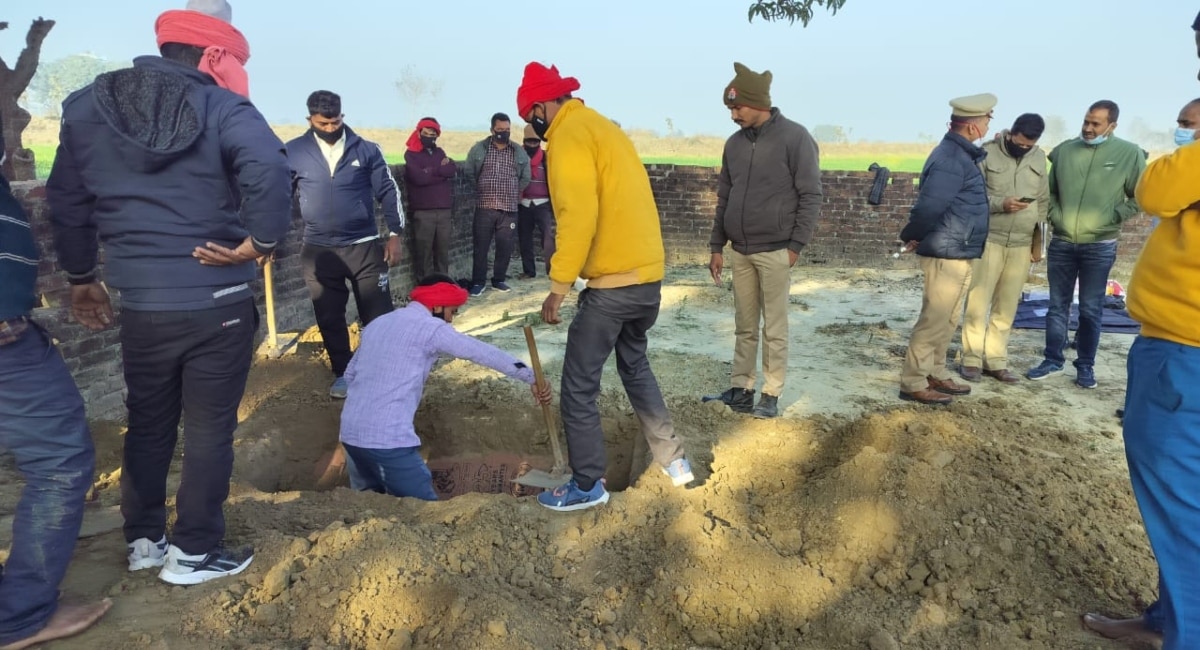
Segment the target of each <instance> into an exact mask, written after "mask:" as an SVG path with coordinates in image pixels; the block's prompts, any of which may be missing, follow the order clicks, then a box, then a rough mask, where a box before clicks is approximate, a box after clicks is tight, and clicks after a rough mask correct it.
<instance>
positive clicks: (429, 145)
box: [421, 135, 437, 150]
mask: <svg viewBox="0 0 1200 650" xmlns="http://www.w3.org/2000/svg"><path fill="white" fill-rule="evenodd" d="M421 146H422V147H424V148H426V149H429V150H433V149H434V148H435V147H437V138H436V137H430V136H427V135H423V136H421Z"/></svg>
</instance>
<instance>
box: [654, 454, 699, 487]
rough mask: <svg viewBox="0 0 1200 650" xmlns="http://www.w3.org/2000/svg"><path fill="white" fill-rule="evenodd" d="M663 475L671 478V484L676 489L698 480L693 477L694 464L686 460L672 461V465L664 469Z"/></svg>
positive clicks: (677, 459)
mask: <svg viewBox="0 0 1200 650" xmlns="http://www.w3.org/2000/svg"><path fill="white" fill-rule="evenodd" d="M662 471H663V474H666V475H667V476H670V477H671V484H672V485H674V486H675V487H679V486H681V485H687V484H688V483H691V482H692V481H694V480H696V477H695V476H693V475H692V464H691V463H689V462H688V459H686V458H676V459H675V460H673V461H671V464H669V465H667V466H666V467H664V468H662Z"/></svg>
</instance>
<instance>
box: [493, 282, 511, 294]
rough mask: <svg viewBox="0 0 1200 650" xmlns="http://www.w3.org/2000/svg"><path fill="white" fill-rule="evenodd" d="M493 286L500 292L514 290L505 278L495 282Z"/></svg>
mask: <svg viewBox="0 0 1200 650" xmlns="http://www.w3.org/2000/svg"><path fill="white" fill-rule="evenodd" d="M492 288H493V289H495V290H496V291H499V292H500V293H508V292H509V291H512V287H510V286H508V283H507V282H505V281H503V280H501V281H500V282H493V283H492Z"/></svg>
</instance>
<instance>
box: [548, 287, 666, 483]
mask: <svg viewBox="0 0 1200 650" xmlns="http://www.w3.org/2000/svg"><path fill="white" fill-rule="evenodd" d="M660 289H661V283H659V282H652V283H648V284H638V285H634V286H630V287H620V288H617V289H585V290H584V291H583V293H581V294H579V311H577V312H576V313H575V318H574V319H572V320H571V327H570V329H568V330H567V351H566V356H565V357H564V358H563V373H562V386H561V387H560V389H559V395H560V407H561V417H562V421H563V427H564V428H565V429H566V433H567V456H568V458H569V460H570V463H571V472H572V473H573V474H574V477H575V481H576V483H578V484H579V487H580V488H582V489H584V490H590V489H591V488H592V486H593V485H595V484H596V481H598V480H600V479H601V478H603V477H604V473H605V470H606V469H607V466H608V455H607V453H606V451H605V448H604V431H603V429H601V427H600V409H599V407H598V406H597V403H596V400H597V398H599V396H600V375H601V373H602V372H603V370H604V364H605V362H606V361H608V357H609V355H611V354H612V353H613V350H616V352H617V372H618V373H619V374H620V376H621V383H622V384H624V385H625V394H626V395H628V396H629V403H630V404H631V405H632V406H633V411H634V413H636V414H637V417H638V421H639V422H640V423H641V425H642V434H643V435H645V436H646V442H647V443H649V446H650V453H651V454H653V456H654V460H656V461H657V462H658V463H659V464H661V465H663V466H664V467H665V466H667V465H668V464H670V463H671V461H673V460H675V459H677V458H681V457H683V444H682V442H681V441H680V440H679V439H678V438H676V437H675V426H674V425H673V424H672V422H671V413H670V412H669V411H667V405H666V402H664V401H663V396H662V391H661V390H659V388H658V380H657V379H655V378H654V373H653V372H652V371H651V370H650V360H649V359H647V358H646V332H648V331H649V330H650V328H651V327H653V326H654V321H655V320H656V319H657V318H658V305H659V299H660Z"/></svg>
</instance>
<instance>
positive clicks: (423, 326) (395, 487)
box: [339, 273, 551, 501]
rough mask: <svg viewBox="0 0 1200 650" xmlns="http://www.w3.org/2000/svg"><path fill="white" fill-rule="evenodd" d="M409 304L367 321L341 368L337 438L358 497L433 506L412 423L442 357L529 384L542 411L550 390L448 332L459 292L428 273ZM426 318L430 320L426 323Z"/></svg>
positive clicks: (505, 359)
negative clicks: (343, 387)
mask: <svg viewBox="0 0 1200 650" xmlns="http://www.w3.org/2000/svg"><path fill="white" fill-rule="evenodd" d="M410 298H411V300H412V302H410V303H408V306H407V307H405V308H403V309H398V310H396V311H393V312H391V313H388V314H384V315H383V316H380V317H379V318H376V319H375V320H373V321H371V324H370V325H368V326H367V327H366V328H365V329H363V332H362V341H361V343H359V347H358V352H357V353H356V354H355V355H354V357H353V358H351V360H350V365H349V366H347V368H346V374H345V375H344V376H345V377H346V382H347V388H348V390H347V394H346V406H345V408H343V409H342V424H341V433H340V435H339V439H340V440H341V442H342V446H343V447H345V449H346V455H347V456H349V458H350V460H351V461H353V463H354V466H355V468H356V471H357V473H358V476H359V478H360V479H361V481H362V488H361V489H364V490H372V491H375V492H380V493H383V494H390V495H393V496H398V497H417V498H418V499H425V500H426V501H436V500H437V498H438V497H437V493H436V492H434V490H433V477H432V475H431V473H430V471H429V467H428V466H427V465H426V464H425V460H424V459H422V458H421V454H420V450H421V439H420V437H419V436H417V432H416V430H415V428H414V426H413V416H414V415H416V412H417V406H418V405H420V403H421V394H422V393H423V392H424V389H425V380H426V379H427V378H428V377H429V371H430V370H432V369H433V364H434V363H436V362H437V360H438V358H439V357H440V356H442V355H446V356H452V357H456V358H459V359H467V360H469V361H474V362H475V363H478V364H480V365H483V366H487V367H489V368H492V369H493V370H496V371H497V372H500V373H503V374H504V375H506V376H508V377H511V378H513V379H516V380H517V381H522V382H525V383H526V384H529V387H530V390H531V391H532V392H533V397H534V400H535V401H536V402H537V403H538V404H539V405H540V404H549V403H550V397H551V391H550V384H549V383H547V382H542V383H541V384H538V383H537V382H536V381H535V380H534V374H533V370H531V369H530V368H528V367H526V365H525V364H524V363H521V362H520V361H519V360H517V359H516V358H514V357H513V356H512V355H510V354H508V353H507V352H505V351H503V350H501V349H499V348H497V347H495V346H492V345H488V344H487V343H484V342H482V341H479V340H477V339H475V338H473V337H470V336H467V335H466V334H461V333H459V332H458V331H456V330H455V329H454V327H453V326H451V323H452V322H453V321H454V316H455V314H457V313H458V308H459V307H461V306H462V305H463V303H465V302H467V290H466V289H463V288H462V287H460V286H458V285H457V284H456V283H455V282H454V280H453V279H451V278H450V277H449V276H446V275H443V274H440V273H435V274H432V275H428V276H426V277H425V278H424V279H422V280H421V281H420V282H418V283H417V287H416V288H415V289H413V291H412V294H411V296H410ZM431 315H432V316H433V318H430V316H431Z"/></svg>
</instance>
